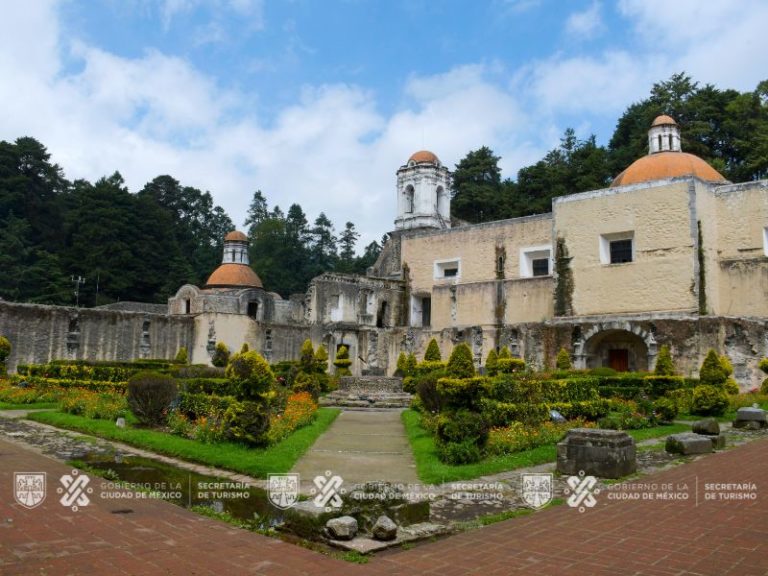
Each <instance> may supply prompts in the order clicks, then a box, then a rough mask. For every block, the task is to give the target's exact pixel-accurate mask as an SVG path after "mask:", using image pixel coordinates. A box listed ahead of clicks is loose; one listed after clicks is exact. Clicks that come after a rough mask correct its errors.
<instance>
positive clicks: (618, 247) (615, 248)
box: [611, 239, 632, 264]
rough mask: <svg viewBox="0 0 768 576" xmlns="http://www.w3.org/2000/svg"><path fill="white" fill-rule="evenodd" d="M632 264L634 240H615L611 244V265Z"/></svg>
mask: <svg viewBox="0 0 768 576" xmlns="http://www.w3.org/2000/svg"><path fill="white" fill-rule="evenodd" d="M625 262H632V240H631V239H628V240H614V241H613V242H611V264H624V263H625Z"/></svg>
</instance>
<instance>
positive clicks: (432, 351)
mask: <svg viewBox="0 0 768 576" xmlns="http://www.w3.org/2000/svg"><path fill="white" fill-rule="evenodd" d="M442 359H443V357H442V356H441V354H440V347H439V346H438V345H437V340H435V339H434V338H432V339H431V340H430V341H429V344H427V351H426V352H424V361H425V362H440V361H441V360H442Z"/></svg>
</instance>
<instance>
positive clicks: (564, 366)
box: [555, 348, 573, 370]
mask: <svg viewBox="0 0 768 576" xmlns="http://www.w3.org/2000/svg"><path fill="white" fill-rule="evenodd" d="M555 366H556V367H557V369H558V370H571V369H572V368H573V364H572V363H571V355H570V354H568V350H566V349H565V348H560V351H559V352H558V353H557V358H556V359H555Z"/></svg>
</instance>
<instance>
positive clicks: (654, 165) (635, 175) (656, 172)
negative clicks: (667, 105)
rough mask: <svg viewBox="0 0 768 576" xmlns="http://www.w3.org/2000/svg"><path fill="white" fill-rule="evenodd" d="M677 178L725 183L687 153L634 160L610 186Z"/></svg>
mask: <svg viewBox="0 0 768 576" xmlns="http://www.w3.org/2000/svg"><path fill="white" fill-rule="evenodd" d="M670 119H671V118H670ZM673 122H674V121H673ZM678 176H695V177H696V178H699V179H700V180H704V181H706V182H727V180H726V179H725V178H724V177H723V175H722V174H720V173H719V172H718V171H717V170H715V169H714V168H712V166H710V165H709V164H707V163H706V162H705V161H704V160H702V159H701V158H699V157H698V156H694V155H693V154H688V153H687V152H657V153H656V154H649V155H648V156H643V157H642V158H640V159H638V160H635V161H634V162H633V163H632V164H631V165H630V166H629V168H627V169H626V170H624V172H622V173H621V174H619V175H618V176H616V178H615V179H614V180H613V182H612V183H611V186H626V185H628V184H637V183H638V182H650V181H652V180H663V179H665V178H676V177H678Z"/></svg>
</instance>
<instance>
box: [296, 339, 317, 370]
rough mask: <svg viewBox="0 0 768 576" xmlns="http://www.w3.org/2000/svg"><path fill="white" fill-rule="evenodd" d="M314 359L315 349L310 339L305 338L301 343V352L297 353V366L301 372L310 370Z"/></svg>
mask: <svg viewBox="0 0 768 576" xmlns="http://www.w3.org/2000/svg"><path fill="white" fill-rule="evenodd" d="M314 361H315V349H314V347H313V346H312V341H311V340H310V339H309V338H307V339H306V340H304V343H303V344H302V345H301V352H300V353H299V367H300V368H301V370H302V372H312V369H313V366H314Z"/></svg>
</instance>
